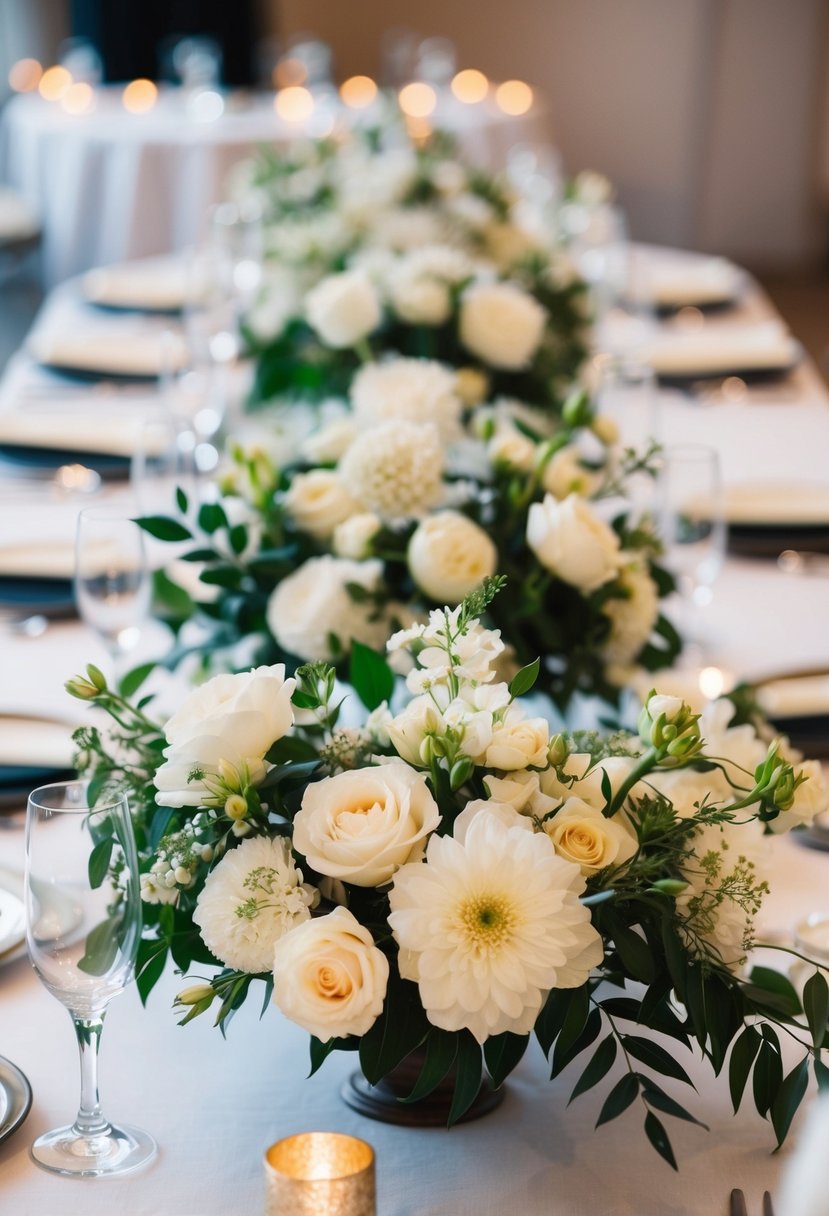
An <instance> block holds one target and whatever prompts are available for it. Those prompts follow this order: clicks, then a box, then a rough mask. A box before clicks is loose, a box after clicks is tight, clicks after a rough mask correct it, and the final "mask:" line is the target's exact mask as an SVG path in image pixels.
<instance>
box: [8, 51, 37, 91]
mask: <svg viewBox="0 0 829 1216" xmlns="http://www.w3.org/2000/svg"><path fill="white" fill-rule="evenodd" d="M42 75H43V68H42V67H41V66H40V64H39V63H38V61H37V60H36V59H18V61H17V63H13V64H12V66H11V67H10V68H9V88H10V89H12V90H13V91H14V92H15V93H31V92H33V91H34V90H35V89H36V88H37V86H38V85H39V84H40V78H41V76H42Z"/></svg>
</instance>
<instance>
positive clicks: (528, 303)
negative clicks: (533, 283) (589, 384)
mask: <svg viewBox="0 0 829 1216" xmlns="http://www.w3.org/2000/svg"><path fill="white" fill-rule="evenodd" d="M546 323H547V312H546V309H544V308H542V307H541V305H540V304H539V303H538V301H537V300H535V299H533V297H532V296H531V295H529V293H528V292H526V291H523V290H522V289H521V288H520V287H516V286H515V284H514V283H476V284H474V285H473V286H472V287H469V288H467V290H466V291H465V292H464V293H463V295H462V297H461V309H460V320H459V337H460V340H461V342H462V344H463V345H464V346H465V347H466V349H467V350H468V351H471V352H472V354H473V355H477V356H478V358H479V359H482V360H483V361H484V363H488V364H489V365H490V367H499V368H503V369H504V370H505V371H522V370H523V369H524V368H525V367H529V365H530V363H531V362H532V359H533V356H534V355H535V352H536V351H537V350H538V346H539V343H540V342H541V339H542V337H543V335H544V327H545V325H546Z"/></svg>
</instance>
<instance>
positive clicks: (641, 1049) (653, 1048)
mask: <svg viewBox="0 0 829 1216" xmlns="http://www.w3.org/2000/svg"><path fill="white" fill-rule="evenodd" d="M622 1042H623V1043H624V1045H625V1050H626V1051H627V1053H628V1055H631V1056H633V1058H634V1059H635V1060H639V1061H640V1063H642V1064H646V1065H647V1067H648V1068H653V1069H654V1070H655V1071H656V1072H658V1073H661V1074H662V1076H664V1077H674V1078H675V1079H676V1080H677V1081H684V1082H685V1084H686V1085H690V1086H692V1087H693V1084H694V1083H693V1081H692V1080H691V1078H690V1077H689V1076H688V1074H687V1072H686V1071H685V1069H684V1068H683V1067H682V1065H681V1064H680V1063H679V1062H678V1061H677V1060H675V1059H674V1057H673V1056H672V1055H671V1053H670V1052H669V1051H666V1050H665V1048H664V1047H661V1046H660V1045H659V1044H658V1043H654V1042H653V1040H652V1039H643V1038H642V1037H641V1036H640V1035H638V1034H625V1035H622Z"/></svg>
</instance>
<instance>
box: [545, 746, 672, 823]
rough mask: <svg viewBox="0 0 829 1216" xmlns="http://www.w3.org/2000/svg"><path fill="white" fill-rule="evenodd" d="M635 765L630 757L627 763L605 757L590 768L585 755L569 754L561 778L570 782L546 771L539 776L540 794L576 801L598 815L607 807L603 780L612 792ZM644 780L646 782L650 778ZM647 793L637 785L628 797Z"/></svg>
mask: <svg viewBox="0 0 829 1216" xmlns="http://www.w3.org/2000/svg"><path fill="white" fill-rule="evenodd" d="M635 764H636V761H635V760H634V759H633V757H631V758H630V759H628V758H627V757H626V756H608V757H607V759H605V760H600V761H599V762H598V764H593V763H592V757H591V756H590V755H589V753H588V752H573V754H572V755H570V756H568V757H567V759H566V761H565V762H564V766H563V773H564V776H565V778H570V777H572V778H574V780H573V781H567V780H565V781H560V780H559V778H558V774H557V772H556V770H555V769H553V768H550V769H545V771H544V772H542V773H540V774H539V782H540V784H541V789H542V790H543V792H544V793H545V794H547V795H548V796H549V797H550V798H555V799H557V800H558V799H564V800H566V799H567V798H571V797H578V798H579V799H581V801H582V802H586V803H587V804H588V806H592V807H595V808H596V809H597V810H600V811H601V810H603V809H604V807H605V805H606V803H607V799H606V798H605V796H604V794H603V793H602V784H603V782H604V779H605V776H606V777H607V779H608V781H609V782H610V788H611V790H614V791H615V790H617V789H619V788H620V786H621V785H622V784H623V783H624V782H625V781H626V780H627V778H628V777H629V776H630V774H631V772H632V770H633V767H634V765H635ZM648 780H649V781H650V777H649V778H648ZM649 792H650V791H649V789H648V786H647V785H646V784H644V783H641V782H640V783H638V784H637V785H636V786H634V788H633V789H632V790H631V793H630V797H632V798H642V797H645V796H646V795H647V794H648V793H649Z"/></svg>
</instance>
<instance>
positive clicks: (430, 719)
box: [386, 696, 443, 764]
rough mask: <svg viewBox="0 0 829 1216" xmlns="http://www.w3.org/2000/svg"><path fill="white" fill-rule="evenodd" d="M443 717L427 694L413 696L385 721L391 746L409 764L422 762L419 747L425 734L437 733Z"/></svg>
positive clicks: (439, 730)
mask: <svg viewBox="0 0 829 1216" xmlns="http://www.w3.org/2000/svg"><path fill="white" fill-rule="evenodd" d="M442 729H443V719H442V718H441V715H440V713H439V711H438V709H437V706H436V705H435V703H434V701H433V700H432V698H431V697H429V696H423V697H413V698H412V700H411V701H410V702H409V703H408V705H407V706H406V707H405V709H403V710H401V711H400V713H399V714H396V715H395V717H394V718H392V720H391V721H390V722H387V723H386V731H387V732H388V736H389V738H390V739H391V742H392V746H393V747H394V750H395V751H396V752H397V754H398V755H399V756H401V757H402V758H403V759H404V760H406V761H408V763H409V764H422V759H421V755H420V747H421V744H422V743H423V740H424V739H425V738H426V736H427V735H432V734H439V733H440V732H441V730H442Z"/></svg>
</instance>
